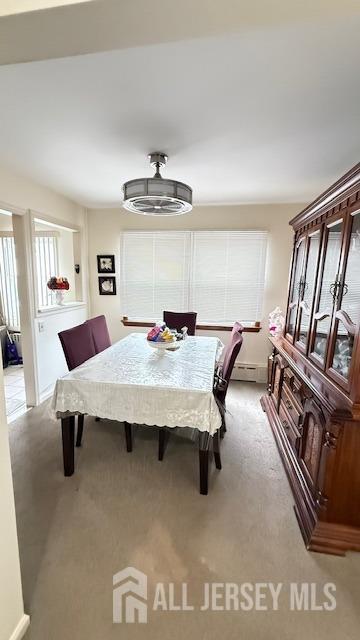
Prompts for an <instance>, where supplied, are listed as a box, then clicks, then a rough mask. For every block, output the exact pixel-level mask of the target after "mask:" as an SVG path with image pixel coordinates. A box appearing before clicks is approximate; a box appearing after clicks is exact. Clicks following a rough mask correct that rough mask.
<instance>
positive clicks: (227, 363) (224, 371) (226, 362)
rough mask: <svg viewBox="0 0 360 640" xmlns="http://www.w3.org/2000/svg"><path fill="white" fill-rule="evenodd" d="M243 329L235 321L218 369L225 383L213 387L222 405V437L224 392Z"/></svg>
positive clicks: (238, 350)
mask: <svg viewBox="0 0 360 640" xmlns="http://www.w3.org/2000/svg"><path fill="white" fill-rule="evenodd" d="M243 330H244V327H243V326H242V324H240V322H235V324H234V326H233V328H232V331H231V338H230V342H229V344H228V345H227V347H226V349H225V352H224V359H223V362H222V364H221V367H220V370H219V374H220V376H221V378H222V379H223V380H225V383H226V384H223V385H220V386H219V388H218V389H216V388H215V396H216V398H217V400H218V401H219V403H220V405H221V406H222V407H223V412H222V426H221V432H220V435H221V436H222V437H223V436H224V433H225V431H226V425H225V418H224V412H225V398H226V393H227V390H228V386H229V381H230V378H231V374H232V371H233V368H234V364H235V360H236V358H237V357H238V355H239V352H240V349H241V345H242V343H243V336H242V332H243Z"/></svg>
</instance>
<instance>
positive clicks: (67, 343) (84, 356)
mask: <svg viewBox="0 0 360 640" xmlns="http://www.w3.org/2000/svg"><path fill="white" fill-rule="evenodd" d="M58 335H59V338H60V342H61V346H62V348H63V351H64V356H65V360H66V363H67V366H68V368H69V371H71V370H72V369H75V367H79V366H80V365H81V364H83V362H86V360H89V358H92V357H93V356H95V355H96V351H95V346H94V340H93V336H92V332H91V327H90V325H88V324H87V323H86V322H84V324H79V325H77V326H76V327H72V328H71V329H66V330H65V331H60V333H59V334H58ZM83 429H84V416H83V415H79V416H78V428H77V436H76V446H77V447H80V446H81V438H82V434H83Z"/></svg>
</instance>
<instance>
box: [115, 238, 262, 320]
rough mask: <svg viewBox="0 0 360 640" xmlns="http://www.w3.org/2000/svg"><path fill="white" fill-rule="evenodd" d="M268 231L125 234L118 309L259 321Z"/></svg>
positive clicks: (146, 316)
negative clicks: (165, 310)
mask: <svg viewBox="0 0 360 640" xmlns="http://www.w3.org/2000/svg"><path fill="white" fill-rule="evenodd" d="M266 247H267V232H266V231H194V232H190V231H178V232H162V231H159V232H141V233H138V232H135V231H129V232H124V234H123V244H122V270H121V281H122V311H123V314H124V315H126V316H127V317H128V318H131V319H132V320H140V321H141V320H149V321H157V320H159V319H161V318H162V312H163V310H164V309H170V310H176V311H189V310H195V311H197V314H198V322H203V323H208V324H211V323H212V324H232V323H233V322H234V321H235V320H241V321H242V322H244V323H246V324H253V323H255V322H257V321H258V320H260V319H261V316H262V306H263V294H264V281H265V262H266Z"/></svg>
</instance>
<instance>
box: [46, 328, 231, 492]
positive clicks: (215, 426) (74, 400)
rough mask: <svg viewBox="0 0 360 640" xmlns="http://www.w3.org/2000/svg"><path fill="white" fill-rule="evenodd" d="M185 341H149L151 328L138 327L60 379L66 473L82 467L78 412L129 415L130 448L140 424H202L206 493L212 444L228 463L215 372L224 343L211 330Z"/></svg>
mask: <svg viewBox="0 0 360 640" xmlns="http://www.w3.org/2000/svg"><path fill="white" fill-rule="evenodd" d="M180 342H181V344H180V345H178V344H176V345H175V346H176V347H178V348H175V349H174V350H172V349H161V350H160V349H156V348H153V346H152V345H149V343H148V340H147V337H146V334H145V333H131V334H130V335H128V336H126V337H125V338H123V339H121V340H119V341H118V342H116V343H114V344H113V345H112V346H110V347H108V348H107V349H105V350H104V351H102V352H101V353H98V354H97V355H95V356H94V357H92V358H90V359H89V360H87V361H86V362H84V363H83V364H81V365H80V366H78V367H76V368H75V369H73V370H72V371H70V372H69V373H67V374H66V375H65V376H64V377H62V378H60V379H58V380H57V382H56V385H55V390H54V394H53V398H52V411H53V412H55V414H56V417H57V418H58V419H60V420H61V430H62V445H63V463H64V475H65V476H71V475H72V474H73V473H74V470H75V416H76V415H89V416H96V417H98V418H100V419H107V420H112V421H117V422H120V423H124V425H125V434H126V448H127V451H128V452H131V451H132V430H131V426H132V425H133V424H138V425H147V426H149V427H152V428H154V427H157V428H158V429H159V431H160V433H161V432H163V430H164V429H167V430H169V429H172V428H175V427H177V428H182V427H191V428H193V429H195V430H197V431H198V432H199V469H200V493H202V494H207V492H208V468H209V449H211V444H213V448H214V452H216V454H217V455H216V456H215V461H216V462H217V464H216V466H217V467H218V468H221V463H220V451H219V443H220V440H219V433H220V427H221V425H222V417H221V411H220V409H219V406H218V403H217V400H216V397H215V395H214V373H215V370H216V367H217V364H218V362H219V359H220V356H221V352H222V349H223V344H222V342H221V341H220V340H219V339H218V338H214V337H206V336H187V337H186V338H185V339H183V340H181V341H180ZM163 441H164V440H163ZM159 459H161V457H159Z"/></svg>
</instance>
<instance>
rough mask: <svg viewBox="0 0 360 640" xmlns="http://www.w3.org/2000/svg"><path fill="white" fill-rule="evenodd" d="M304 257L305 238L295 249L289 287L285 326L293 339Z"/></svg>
mask: <svg viewBox="0 0 360 640" xmlns="http://www.w3.org/2000/svg"><path fill="white" fill-rule="evenodd" d="M304 255H305V237H303V238H301V239H300V240H299V241H298V243H297V245H296V248H295V256H294V265H293V273H292V281H291V287H290V301H289V308H288V318H287V324H286V334H287V335H288V337H290V338H293V337H294V334H295V326H296V316H297V310H298V303H299V296H300V292H301V285H302V270H303V262H304Z"/></svg>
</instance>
